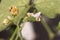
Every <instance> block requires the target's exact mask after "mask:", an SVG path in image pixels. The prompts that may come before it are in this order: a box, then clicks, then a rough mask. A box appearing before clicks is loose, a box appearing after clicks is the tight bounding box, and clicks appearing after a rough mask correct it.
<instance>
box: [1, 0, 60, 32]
mask: <svg viewBox="0 0 60 40" xmlns="http://www.w3.org/2000/svg"><path fill="white" fill-rule="evenodd" d="M28 3H29V0H2V1H1V3H0V31H2V30H4V29H5V28H6V27H7V26H5V25H3V24H2V22H3V20H4V19H5V18H7V16H9V15H11V14H10V12H9V7H11V6H17V8H18V9H19V15H17V16H16V18H15V20H14V22H15V23H16V24H17V22H19V18H22V17H23V15H24V13H25V12H26V11H27V9H26V7H25V6H26V5H27V4H28ZM34 3H35V7H36V8H37V10H38V11H41V12H42V13H43V14H45V15H47V16H48V17H50V18H53V17H54V16H55V14H57V13H60V0H35V1H34Z"/></svg>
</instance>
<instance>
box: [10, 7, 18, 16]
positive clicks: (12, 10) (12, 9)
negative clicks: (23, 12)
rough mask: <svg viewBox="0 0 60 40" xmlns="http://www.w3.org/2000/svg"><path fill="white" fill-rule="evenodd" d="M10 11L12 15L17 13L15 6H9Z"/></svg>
mask: <svg viewBox="0 0 60 40" xmlns="http://www.w3.org/2000/svg"><path fill="white" fill-rule="evenodd" d="M10 12H11V14H12V15H17V14H18V9H17V7H16V6H12V7H10Z"/></svg>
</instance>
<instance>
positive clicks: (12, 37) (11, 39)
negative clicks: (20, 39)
mask: <svg viewBox="0 0 60 40" xmlns="http://www.w3.org/2000/svg"><path fill="white" fill-rule="evenodd" d="M17 29H18V28H16V29H15V31H14V33H13V34H12V36H11V38H10V40H13V39H14V36H15V35H16V32H17Z"/></svg>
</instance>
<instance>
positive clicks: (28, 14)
mask: <svg viewBox="0 0 60 40" xmlns="http://www.w3.org/2000/svg"><path fill="white" fill-rule="evenodd" d="M40 14H41V12H38V13H36V14H34V13H27V16H28V17H31V16H32V17H35V18H36V21H40Z"/></svg>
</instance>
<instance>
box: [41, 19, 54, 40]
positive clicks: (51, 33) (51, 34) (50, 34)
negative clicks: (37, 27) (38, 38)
mask: <svg viewBox="0 0 60 40" xmlns="http://www.w3.org/2000/svg"><path fill="white" fill-rule="evenodd" d="M41 23H42V24H43V26H44V28H45V29H46V31H47V32H48V35H49V37H50V40H53V38H54V36H55V35H54V33H53V32H52V31H51V29H50V28H49V26H48V25H47V23H46V22H45V21H44V20H43V19H42V18H41Z"/></svg>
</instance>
